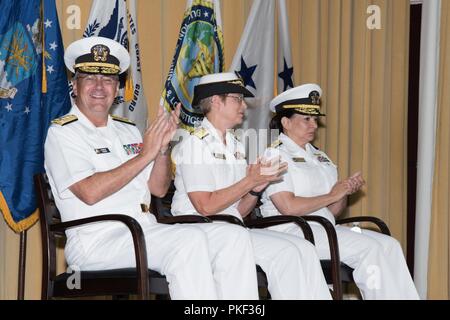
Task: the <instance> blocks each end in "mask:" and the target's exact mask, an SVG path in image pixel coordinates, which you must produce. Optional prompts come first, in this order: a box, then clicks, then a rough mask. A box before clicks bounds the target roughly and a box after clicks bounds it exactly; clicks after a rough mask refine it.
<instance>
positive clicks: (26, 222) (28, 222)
mask: <svg viewBox="0 0 450 320" xmlns="http://www.w3.org/2000/svg"><path fill="white" fill-rule="evenodd" d="M0 211H1V212H2V213H3V217H4V218H5V221H6V223H7V224H8V225H9V227H10V228H11V229H12V230H14V232H17V233H19V232H22V231H24V230H27V229H28V228H31V227H32V226H33V225H34V224H35V223H36V221H38V219H39V209H36V211H34V212H33V213H32V214H31V215H30V216H29V217H28V218H25V219H23V220H20V221H19V222H15V221H14V219H13V217H12V214H11V211H9V207H8V204H7V203H6V200H5V198H4V197H3V194H2V193H1V192H0Z"/></svg>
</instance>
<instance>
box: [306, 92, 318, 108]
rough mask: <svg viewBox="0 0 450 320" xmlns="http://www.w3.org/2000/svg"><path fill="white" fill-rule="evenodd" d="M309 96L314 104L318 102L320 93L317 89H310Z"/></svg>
mask: <svg viewBox="0 0 450 320" xmlns="http://www.w3.org/2000/svg"><path fill="white" fill-rule="evenodd" d="M309 97H310V98H311V102H312V104H314V105H318V104H320V94H319V92H317V91H312V92H311V93H310V94H309Z"/></svg>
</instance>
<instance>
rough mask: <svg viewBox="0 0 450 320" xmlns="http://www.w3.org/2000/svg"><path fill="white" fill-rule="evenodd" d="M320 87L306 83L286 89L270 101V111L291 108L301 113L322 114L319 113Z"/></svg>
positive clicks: (281, 110)
mask: <svg viewBox="0 0 450 320" xmlns="http://www.w3.org/2000/svg"><path fill="white" fill-rule="evenodd" d="M321 96H322V89H321V88H320V86H319V85H317V84H315V83H308V84H304V85H301V86H297V87H295V88H292V89H289V90H286V91H285V92H283V93H281V94H279V95H278V96H276V97H275V98H273V99H272V101H270V105H269V107H270V111H272V112H275V113H280V112H283V111H284V110H293V111H295V112H296V113H299V114H303V115H313V116H324V115H325V114H323V113H320V98H321Z"/></svg>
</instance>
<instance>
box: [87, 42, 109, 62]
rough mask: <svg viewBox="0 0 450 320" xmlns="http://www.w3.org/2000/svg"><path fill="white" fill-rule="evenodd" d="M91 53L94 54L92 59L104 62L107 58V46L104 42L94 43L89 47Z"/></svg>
mask: <svg viewBox="0 0 450 320" xmlns="http://www.w3.org/2000/svg"><path fill="white" fill-rule="evenodd" d="M91 53H92V55H93V56H94V61H102V62H105V61H106V60H108V55H109V48H108V47H107V46H105V45H104V44H96V45H95V46H93V47H92V48H91Z"/></svg>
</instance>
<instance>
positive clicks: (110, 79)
mask: <svg viewBox="0 0 450 320" xmlns="http://www.w3.org/2000/svg"><path fill="white" fill-rule="evenodd" d="M78 78H79V79H82V80H84V81H85V82H86V83H95V82H96V81H97V80H100V81H101V82H102V83H104V84H106V85H108V84H115V83H116V82H117V81H118V80H119V78H118V77H117V76H115V75H114V76H105V75H102V74H87V75H84V74H83V75H78Z"/></svg>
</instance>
